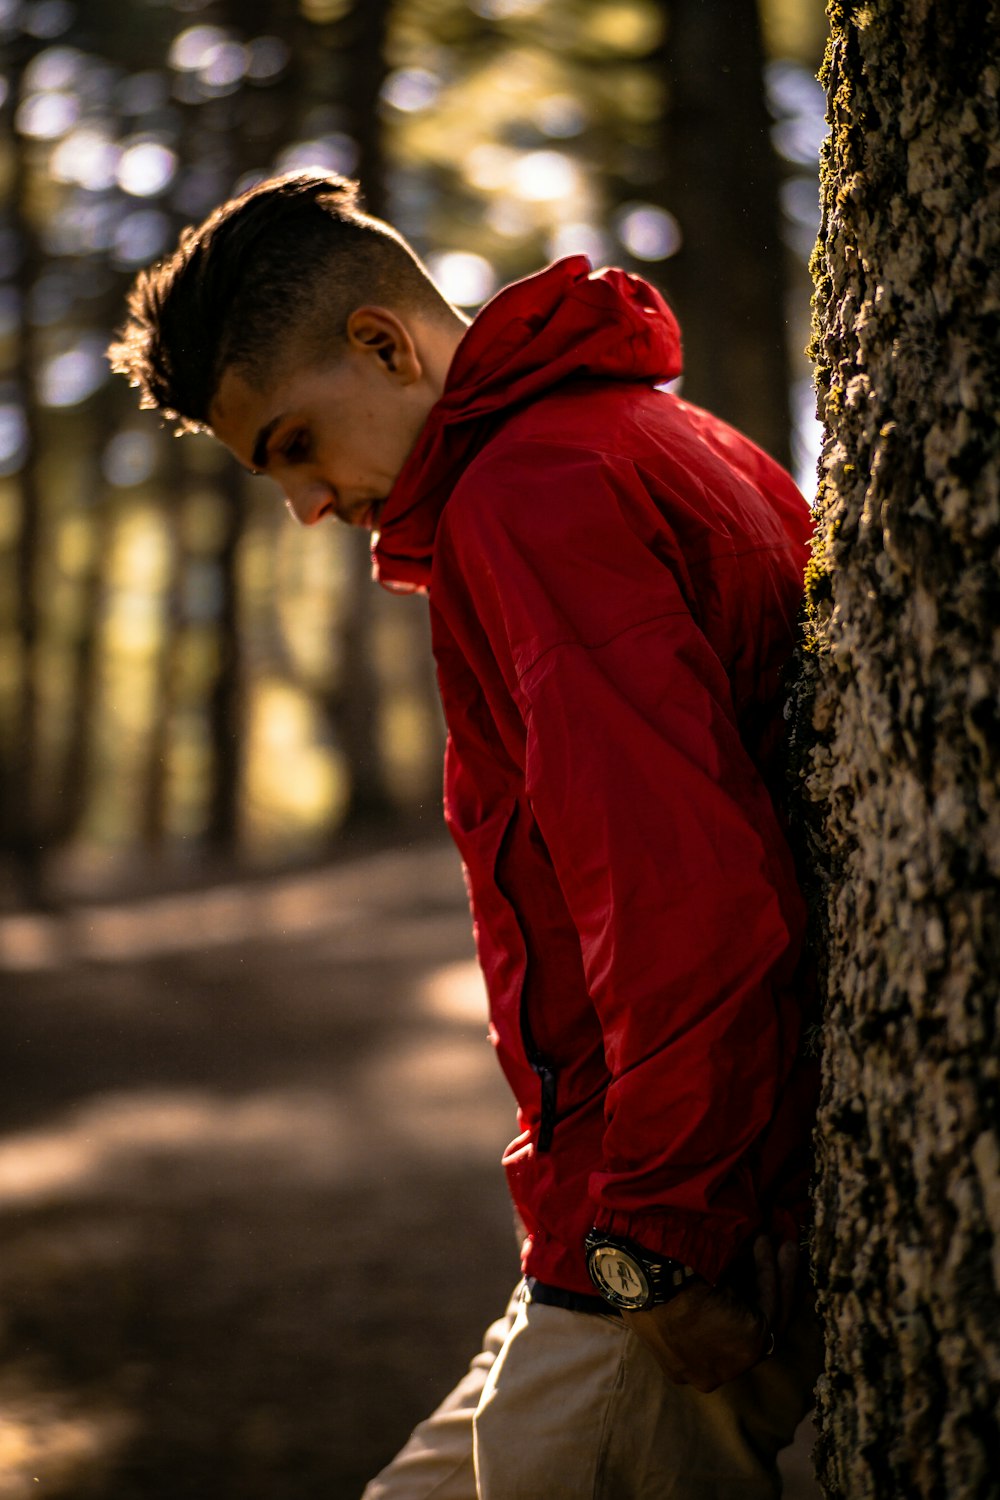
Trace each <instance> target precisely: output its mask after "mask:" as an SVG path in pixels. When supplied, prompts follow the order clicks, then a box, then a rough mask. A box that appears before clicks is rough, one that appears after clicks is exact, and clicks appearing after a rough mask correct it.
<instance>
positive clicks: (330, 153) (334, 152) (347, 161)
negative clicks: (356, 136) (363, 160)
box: [275, 131, 359, 177]
mask: <svg viewBox="0 0 1000 1500" xmlns="http://www.w3.org/2000/svg"><path fill="white" fill-rule="evenodd" d="M358 155H359V152H358V144H357V142H356V141H354V140H352V139H351V137H350V136H349V135H344V134H343V133H342V132H341V131H333V132H332V133H331V134H329V135H324V136H320V137H319V138H318V139H317V140H312V141H296V142H295V144H294V145H292V146H289V147H288V148H287V150H285V151H282V152H281V153H280V155H279V156H278V159H277V162H276V163H275V169H276V171H278V172H340V173H341V174H342V175H343V176H345V177H349V176H350V174H351V173H352V172H354V171H355V170H356V169H357V165H358Z"/></svg>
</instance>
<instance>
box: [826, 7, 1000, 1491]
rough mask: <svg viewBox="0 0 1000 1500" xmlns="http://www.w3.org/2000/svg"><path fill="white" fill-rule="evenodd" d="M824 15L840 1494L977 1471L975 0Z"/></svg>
mask: <svg viewBox="0 0 1000 1500" xmlns="http://www.w3.org/2000/svg"><path fill="white" fill-rule="evenodd" d="M829 14H830V20H831V28H832V34H831V40H830V45H829V50H828V53H827V60H826V64H825V70H824V81H825V84H826V87H827V89H828V92H829V110H830V115H829V117H830V121H831V125H832V134H831V137H830V140H829V142H828V145H827V148H826V151H825V160H824V166H823V226H822V230H821V237H820V243H819V245H818V247H817V252H816V257H815V261H814V269H815V274H816V300H815V340H814V353H815V355H816V359H817V365H818V386H819V404H820V415H821V417H822V418H823V420H824V423H825V444H824V452H823V458H822V463H821V488H820V500H819V544H818V552H817V557H816V562H815V566H814V568H813V570H812V572H811V575H810V580H809V598H810V611H811V619H810V623H809V636H808V640H807V646H808V647H809V648H810V649H807V651H806V652H805V653H804V659H805V661H806V663H807V667H806V671H805V673H804V676H803V678H802V680H801V681H800V684H799V701H798V728H799V732H800V738H801V737H803V736H805V737H806V738H808V737H809V736H810V735H811V737H812V744H811V746H810V747H809V748H808V750H807V752H806V754H805V755H804V757H803V760H802V761H801V763H800V773H801V775H802V776H803V779H804V784H805V786H806V788H807V792H808V796H809V797H810V798H811V799H812V803H813V805H814V809H815V813H816V818H815V825H814V829H813V833H814V836H817V837H818V838H819V839H820V841H821V843H822V845H823V847H824V848H825V877H824V887H823V892H822V896H823V899H822V902H821V905H820V914H821V918H822V920H823V924H824V926H825V932H824V935H823V939H822V946H823V949H824V962H825V975H824V990H825V999H826V1009H825V1020H824V1028H823V1049H824V1063H823V1074H824V1082H823V1095H822V1101H821V1107H820V1120H819V1128H818V1134H817V1141H818V1148H819V1167H818V1182H817V1194H816V1213H817V1219H816V1231H815V1244H814V1267H815V1273H816V1277H817V1285H818V1292H819V1300H820V1310H821V1314H822V1316H823V1319H824V1323H825V1328H826V1335H827V1343H828V1348H827V1364H826V1372H825V1375H824V1377H823V1378H822V1380H821V1382H820V1386H819V1392H818V1404H819V1423H820V1430H821V1436H820V1444H819V1448H818V1450H817V1455H818V1469H819V1474H820V1478H821V1482H822V1484H823V1486H824V1489H825V1491H826V1493H827V1494H828V1495H831V1496H844V1497H850V1500H861V1497H870V1496H871V1497H886V1500H888V1497H890V1496H892V1497H894V1500H896V1497H903V1496H905V1497H907V1500H914V1497H927V1500H930V1497H941V1496H947V1497H948V1500H965V1497H968V1500H972V1497H974V1496H975V1497H986V1496H996V1495H997V1494H1000V1481H998V1479H997V1467H996V1463H997V1454H998V1453H1000V1422H998V1391H1000V1089H998V1073H1000V1066H998V1058H997V1053H996V1036H997V1017H998V1003H1000V903H998V900H997V883H998V880H1000V786H998V767H997V747H998V745H1000V734H998V729H1000V725H998V722H997V721H998V706H1000V635H998V631H997V620H998V618H1000V572H998V569H997V561H998V544H1000V426H998V423H997V407H998V398H1000V337H998V335H1000V110H998V92H1000V4H998V3H997V0H949V3H948V4H947V5H946V4H944V3H939V4H933V3H931V0H878V3H875V4H872V3H866V4H862V3H860V0H836V3H831V4H830V6H829ZM810 694H812V698H811V702H810ZM806 716H808V717H806Z"/></svg>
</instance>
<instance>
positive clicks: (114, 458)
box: [101, 428, 156, 489]
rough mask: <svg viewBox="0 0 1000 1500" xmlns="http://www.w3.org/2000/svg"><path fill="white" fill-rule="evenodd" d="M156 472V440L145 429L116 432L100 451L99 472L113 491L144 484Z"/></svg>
mask: <svg viewBox="0 0 1000 1500" xmlns="http://www.w3.org/2000/svg"><path fill="white" fill-rule="evenodd" d="M155 469H156V440H155V438H154V435H153V433H151V432H148V431H147V430H146V429H145V428H142V429H141V430H140V429H138V428H127V429H126V430H125V431H124V432H116V433H115V435H114V437H113V438H112V439H111V441H110V442H109V443H108V445H107V447H106V448H105V450H104V457H103V459H102V461H101V472H102V473H103V475H104V477H105V479H106V480H107V481H108V483H109V484H111V485H114V487H115V488H116V489H128V488H129V487H130V486H132V485H136V484H145V483H146V481H147V479H151V478H152V476H153V473H154V471H155Z"/></svg>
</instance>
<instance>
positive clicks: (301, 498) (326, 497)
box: [285, 482, 334, 526]
mask: <svg viewBox="0 0 1000 1500" xmlns="http://www.w3.org/2000/svg"><path fill="white" fill-rule="evenodd" d="M285 504H286V505H287V507H288V509H289V511H290V512H291V514H292V515H293V516H294V517H295V519H296V521H298V523H299V525H300V526H315V525H316V522H317V521H321V520H322V519H323V517H324V516H326V515H333V514H334V504H333V495H332V493H331V491H330V488H329V486H328V485H325V484H320V483H316V482H312V483H306V484H301V485H294V486H286V487H285Z"/></svg>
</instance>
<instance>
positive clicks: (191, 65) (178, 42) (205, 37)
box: [167, 26, 229, 73]
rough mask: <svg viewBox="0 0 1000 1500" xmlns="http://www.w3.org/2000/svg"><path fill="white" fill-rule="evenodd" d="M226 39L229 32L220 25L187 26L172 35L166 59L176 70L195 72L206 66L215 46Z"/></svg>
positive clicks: (218, 45) (227, 39) (220, 44)
mask: <svg viewBox="0 0 1000 1500" xmlns="http://www.w3.org/2000/svg"><path fill="white" fill-rule="evenodd" d="M227 41H229V33H228V32H226V31H223V29H222V27H221V26H189V27H188V28H187V30H186V31H182V32H181V33H180V35H179V36H176V37H174V40H173V44H172V45H171V48H170V51H169V53H168V54H167V61H168V63H169V64H170V66H171V67H172V68H176V69H177V70H178V72H181V73H197V72H198V71H199V70H200V69H201V68H203V67H205V66H206V64H207V63H208V61H209V59H210V58H211V55H212V53H213V52H214V51H215V50H216V48H218V47H221V46H222V44H223V43H224V42H227Z"/></svg>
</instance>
